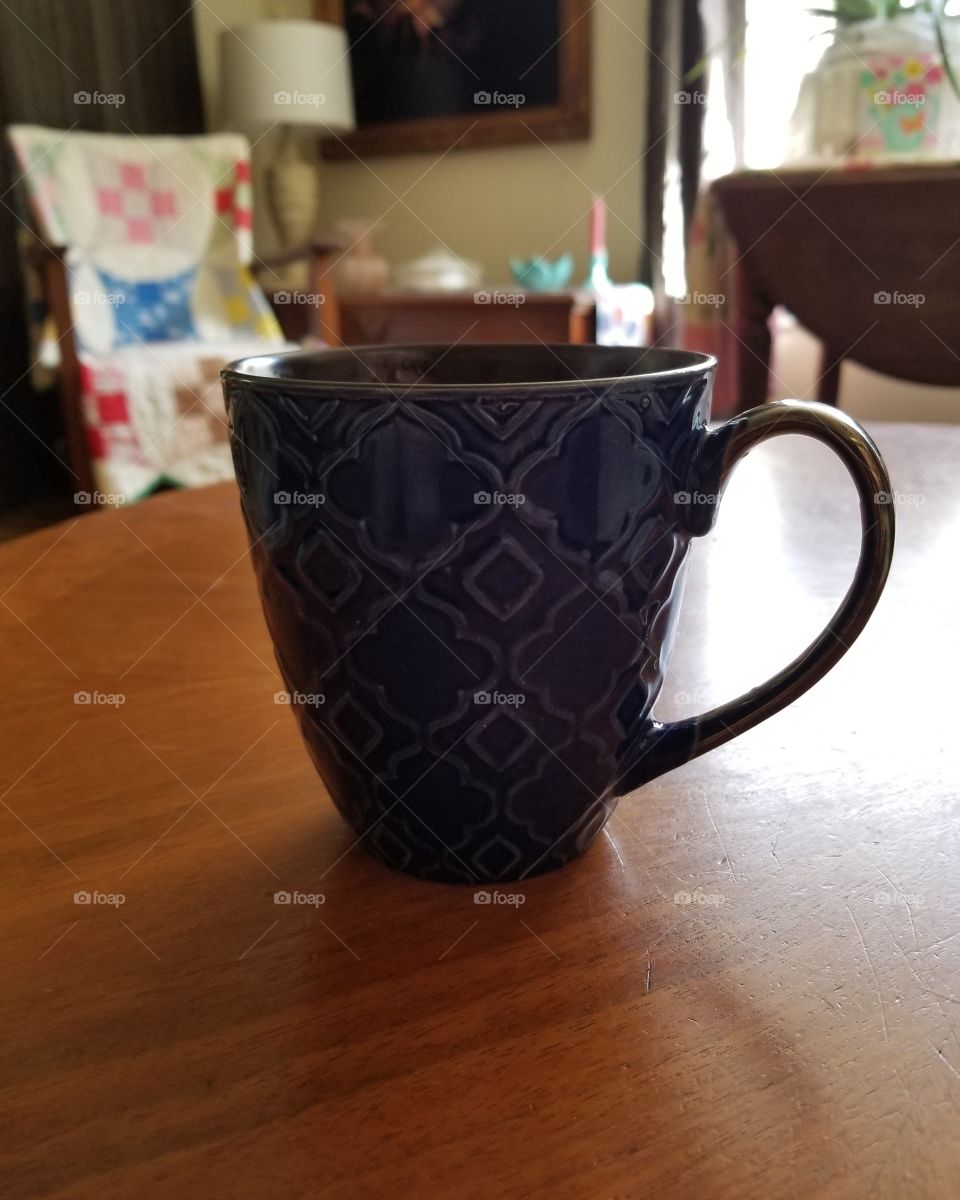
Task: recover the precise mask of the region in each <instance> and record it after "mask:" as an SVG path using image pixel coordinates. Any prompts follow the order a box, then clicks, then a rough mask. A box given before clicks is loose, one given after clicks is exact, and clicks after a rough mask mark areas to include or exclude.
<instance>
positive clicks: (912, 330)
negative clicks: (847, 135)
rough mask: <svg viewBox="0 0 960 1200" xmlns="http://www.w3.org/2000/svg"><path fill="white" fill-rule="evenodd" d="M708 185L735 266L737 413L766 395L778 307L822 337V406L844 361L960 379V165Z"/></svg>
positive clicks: (918, 377) (930, 379)
mask: <svg viewBox="0 0 960 1200" xmlns="http://www.w3.org/2000/svg"><path fill="white" fill-rule="evenodd" d="M712 186H713V188H714V190H715V192H716V194H717V196H718V197H719V201H720V204H721V207H722V210H723V215H724V218H725V221H726V224H727V227H728V228H729V231H730V233H731V235H732V236H733V238H734V240H735V242H736V246H737V255H736V256H735V257H736V258H738V260H739V261H738V263H737V268H736V269H737V288H736V294H737V311H736V312H735V313H734V315H733V325H734V332H735V334H736V336H737V337H738V338H739V339H740V343H741V345H740V347H739V350H740V353H739V355H738V357H739V360H740V363H739V374H740V391H739V403H740V407H741V409H746V408H750V407H752V406H753V405H755V404H761V403H763V401H764V400H766V398H767V395H768V390H769V375H770V330H769V324H768V322H769V318H770V315H771V313H772V311H773V309H774V307H775V306H776V305H780V304H782V305H784V306H785V307H786V308H788V309H789V310H790V311H791V312H792V313H793V314H794V316H796V318H797V319H798V320H799V321H800V323H801V324H802V325H804V326H805V327H806V328H807V329H809V330H810V332H811V333H813V334H815V335H816V337H818V338H819V339H820V340H821V341H822V342H823V345H824V361H823V374H822V377H821V379H820V383H819V398H820V399H821V400H823V401H825V402H826V403H831V404H835V403H836V401H837V392H838V388H839V381H840V367H841V364H842V362H843V361H844V359H847V358H849V359H851V360H853V361H855V362H858V363H861V364H862V365H863V366H866V367H870V368H872V369H873V370H875V371H879V372H881V373H883V374H886V375H892V376H895V377H897V378H899V379H906V380H910V381H912V382H915V383H926V384H940V385H944V386H956V385H957V384H960V288H958V286H957V275H958V271H960V218H958V214H960V165H946V166H942V165H938V166H911V167H883V168H863V169H857V170H850V169H832V170H826V171H825V170H819V169H817V170H802V171H800V170H787V169H778V170H776V171H751V172H745V173H741V174H736V175H728V176H726V177H725V178H723V179H719V180H717V181H716V182H715V183H714V184H713V185H712ZM721 290H723V289H722V287H721Z"/></svg>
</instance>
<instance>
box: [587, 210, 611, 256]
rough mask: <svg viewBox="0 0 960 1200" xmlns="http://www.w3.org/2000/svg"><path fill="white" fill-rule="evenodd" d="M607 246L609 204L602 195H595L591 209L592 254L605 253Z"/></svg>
mask: <svg viewBox="0 0 960 1200" xmlns="http://www.w3.org/2000/svg"><path fill="white" fill-rule="evenodd" d="M606 248H607V206H606V205H605V204H604V202H603V199H602V197H600V196H594V198H593V205H592V207H591V209H590V254H591V256H593V255H597V254H603V252H604V250H606Z"/></svg>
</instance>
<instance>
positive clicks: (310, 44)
mask: <svg viewBox="0 0 960 1200" xmlns="http://www.w3.org/2000/svg"><path fill="white" fill-rule="evenodd" d="M220 96H221V106H222V112H223V121H224V124H225V125H226V127H227V128H229V129H238V130H244V131H246V130H256V129H261V128H264V127H268V126H271V125H314V126H319V127H320V128H323V129H328V130H330V131H331V132H332V133H348V132H349V131H350V130H351V129H353V128H354V127H355V124H356V122H355V119H354V114H353V89H352V87H351V83H350V51H349V46H348V44H347V33H346V30H345V29H341V28H340V27H339V26H337V25H327V24H325V23H324V22H322V21H257V22H256V23H254V24H252V25H242V26H240V27H239V28H237V29H229V30H224V31H223V33H222V34H221V35H220Z"/></svg>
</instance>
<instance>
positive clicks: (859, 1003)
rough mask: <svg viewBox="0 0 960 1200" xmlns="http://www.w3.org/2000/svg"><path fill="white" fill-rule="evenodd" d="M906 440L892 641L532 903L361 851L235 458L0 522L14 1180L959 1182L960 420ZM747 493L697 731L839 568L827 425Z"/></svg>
mask: <svg viewBox="0 0 960 1200" xmlns="http://www.w3.org/2000/svg"><path fill="white" fill-rule="evenodd" d="M873 433H874V435H875V436H876V438H877V441H878V442H879V444H880V447H881V449H882V450H883V452H884V454H885V455H886V457H887V461H888V463H889V466H890V471H891V475H892V476H893V479H894V481H895V484H896V487H897V490H898V492H900V493H902V496H901V508H900V512H899V514H898V525H899V528H898V546H897V553H896V556H895V558H894V563H893V570H892V572H891V576H890V581H889V585H888V588H887V591H886V593H885V595H884V596H883V598H882V599H881V601H880V605H879V607H878V609H877V611H876V613H875V615H874V617H873V619H872V620H871V622H870V625H869V626H868V627H867V629H866V631H865V632H864V634H863V636H862V637H861V638H860V640H859V641H858V642H857V644H856V645H855V646H854V647H853V648H852V650H851V652H850V653H849V654H848V655H847V656H846V657H845V658H844V660H843V662H842V663H841V664H840V665H839V667H837V668H836V670H834V671H833V672H832V673H831V674H830V675H829V676H828V677H827V678H826V679H825V680H823V681H822V682H821V683H820V684H818V685H817V687H816V688H814V689H813V691H811V692H810V693H809V694H808V695H806V696H804V697H802V698H801V699H800V700H799V701H797V702H796V703H795V704H793V705H791V707H790V708H788V709H787V710H785V711H784V712H782V713H780V714H778V715H777V716H776V717H775V718H773V719H772V720H770V721H768V722H767V723H766V724H764V725H762V726H760V727H759V728H758V729H754V730H752V731H751V732H750V733H748V734H746V735H745V736H744V737H742V738H740V739H738V740H737V741H736V742H733V743H731V744H730V745H728V746H725V747H723V748H722V749H720V750H716V751H714V752H713V753H712V754H709V755H706V756H705V757H703V758H700V759H697V760H696V761H695V762H692V763H689V764H688V765H687V766H685V767H682V768H680V769H679V770H677V771H674V772H673V773H671V774H670V775H667V776H664V777H663V778H662V779H658V780H656V781H655V782H654V783H652V784H650V785H649V786H648V787H646V788H644V789H643V790H642V791H641V792H639V793H637V794H635V795H633V796H628V797H625V798H624V799H623V800H622V801H621V803H620V806H619V808H618V809H617V811H616V813H615V814H614V816H613V818H612V820H611V824H610V826H609V836H605V837H603V838H601V839H599V840H598V842H597V844H596V845H595V846H594V847H593V848H592V849H591V850H590V851H589V853H588V854H587V855H586V856H585V857H584V858H583V859H581V860H579V861H578V862H577V863H575V864H573V865H571V866H569V867H567V868H565V869H564V870H562V871H559V872H556V873H553V874H550V875H544V876H541V877H540V878H538V879H534V880H530V881H529V882H528V883H525V884H523V885H522V886H514V887H511V888H509V889H508V890H509V891H511V892H515V893H520V894H521V895H522V897H523V901H524V902H523V904H522V905H519V906H518V905H505V904H501V905H477V904H475V903H474V897H473V892H472V889H470V888H459V887H445V886H441V885H439V884H428V883H422V882H419V881H417V880H414V879H410V878H408V877H406V876H402V875H397V874H393V873H391V872H390V871H388V870H386V869H385V868H384V867H382V866H381V865H380V864H378V863H376V862H374V861H373V860H372V859H370V858H368V857H367V856H366V855H365V854H364V853H363V851H362V849H361V848H360V847H358V846H357V845H356V844H355V838H354V836H353V835H352V834H351V833H350V831H349V830H348V829H347V827H346V825H345V824H344V823H343V821H342V820H341V819H340V817H339V816H338V815H337V813H336V812H335V811H334V809H333V806H332V804H331V803H330V801H329V799H328V797H327V796H326V795H325V793H324V789H323V787H322V785H321V784H320V782H319V780H318V779H317V776H316V774H315V773H314V770H313V767H312V766H311V765H310V762H309V760H308V758H307V754H306V752H305V750H304V748H303V746H302V744H301V742H300V738H299V735H298V733H297V731H296V728H295V722H294V718H293V715H292V714H291V712H290V709H289V706H283V705H278V704H276V703H275V693H276V692H277V691H278V690H280V689H281V688H282V684H281V682H280V680H279V678H278V677H277V674H276V671H275V666H274V662H273V655H272V652H271V649H270V643H269V639H268V637H267V633H266V629H265V627H264V623H263V618H262V615H261V613H260V606H259V602H258V599H257V594H256V587H255V584H254V578H253V572H252V571H251V569H250V565H249V563H248V561H247V547H246V539H245V536H244V532H243V527H242V522H241V517H240V511H239V504H238V499H237V495H236V490H235V488H234V487H233V486H232V485H230V486H228V485H221V486H218V487H214V488H199V489H197V490H195V491H190V492H174V493H166V494H164V495H162V496H157V497H155V498H153V499H150V500H147V501H145V502H143V503H142V504H137V505H134V506H131V507H130V508H129V509H124V510H120V511H113V512H103V513H98V514H93V515H90V516H84V517H82V518H80V519H79V520H77V521H75V522H73V523H71V524H68V525H61V526H59V527H53V528H50V529H47V530H44V531H42V532H39V533H35V534H32V535H30V536H28V537H25V538H21V539H18V540H17V541H14V542H12V543H10V544H8V545H5V546H3V547H0V594H2V597H3V600H2V604H0V624H2V633H3V638H4V653H3V655H2V656H0V685H2V686H0V726H2V728H3V730H4V754H3V756H2V759H0V797H2V803H0V863H2V865H3V869H2V871H0V914H2V919H0V1020H2V1024H3V1030H4V1035H5V1036H4V1038H3V1039H2V1042H0V1126H2V1129H3V1137H2V1138H0V1178H2V1180H3V1186H2V1192H3V1196H4V1200H28V1198H29V1200H38V1198H39V1197H44V1198H46V1200H131V1197H134V1198H137V1200H169V1197H171V1196H174V1197H183V1198H184V1200H194V1198H200V1197H203V1198H209V1200H265V1198H272V1197H281V1198H283V1200H308V1198H313V1197H323V1198H324V1200H374V1198H379V1197H397V1198H398V1200H400V1198H403V1200H405V1198H407V1197H417V1198H418V1200H452V1198H456V1200H487V1198H489V1197H491V1196H504V1197H510V1198H511V1200H513V1198H514V1197H529V1200H584V1197H596V1198H597V1200H600V1198H601V1197H617V1198H624V1200H627V1198H633V1197H646V1196H650V1197H657V1198H658V1200H689V1198H690V1197H696V1198H697V1200H747V1198H750V1200H759V1198H760V1197H762V1198H763V1200H801V1198H802V1200H873V1198H874V1197H876V1198H878V1200H886V1198H887V1197H889V1198H891V1200H893V1198H896V1200H920V1198H921V1197H922V1198H923V1200H956V1195H957V1181H958V1179H960V1139H958V1138H957V1129H958V1121H960V1117H958V1113H960V1044H958V1040H957V1037H958V1033H957V1024H958V1015H960V1008H958V1004H960V936H958V933H957V931H958V929H960V817H958V807H957V780H958V779H960V740H958V739H957V737H956V736H955V731H954V728H953V726H954V714H955V709H956V695H955V684H954V681H955V679H956V620H957V618H956V587H955V578H954V561H953V559H954V553H953V546H954V541H955V536H954V531H955V530H956V528H957V525H958V522H960V495H958V490H957V484H956V480H957V476H958V473H960V428H958V427H949V428H948V427H943V426H940V427H936V428H929V429H923V428H920V427H909V426H904V427H896V426H878V427H875V428H874V430H873ZM911 496H912V497H914V502H911V501H910V497H911ZM920 500H923V502H922V503H921V502H920ZM725 505H726V508H725V511H724V513H723V514H722V515H721V517H720V524H719V527H718V530H717V534H716V536H715V537H713V538H710V539H708V541H707V542H706V543H704V544H701V545H699V546H698V547H697V553H696V554H695V555H694V560H693V563H692V565H691V570H690V575H689V579H688V583H687V589H686V596H685V599H684V605H683V612H682V614H681V618H680V628H679V633H678V638H677V646H676V651H675V655H674V659H673V662H672V664H671V668H670V674H669V675H668V679H667V683H666V686H665V690H664V694H663V695H662V696H661V698H660V701H658V707H657V711H658V715H662V716H665V717H668V718H669V717H674V716H678V715H680V714H681V713H683V714H689V713H694V712H696V711H702V710H704V709H706V708H709V707H710V706H711V705H713V704H716V703H719V702H720V701H722V700H724V699H726V698H727V697H729V696H732V695H734V694H736V693H737V692H739V691H742V690H744V689H745V688H747V687H749V686H751V684H753V683H757V682H759V680H761V679H762V678H764V677H765V676H766V675H767V674H769V673H770V671H771V670H773V669H776V667H778V666H780V665H782V663H784V662H786V661H787V659H788V658H789V657H790V656H791V655H793V654H795V653H796V652H797V651H799V650H800V649H801V647H802V646H803V645H804V644H805V643H806V641H807V640H808V639H809V637H811V636H812V635H813V634H814V633H816V632H817V631H818V630H819V629H820V627H821V626H822V624H823V622H824V619H825V617H826V616H827V615H828V614H829V612H830V610H831V608H832V606H833V605H834V604H835V603H836V601H837V600H838V599H839V598H840V596H841V595H842V594H843V592H844V590H845V588H846V587H847V585H848V583H849V579H850V573H851V570H852V563H853V559H854V557H855V552H856V547H857V545H858V544H859V528H858V523H857V518H856V513H855V505H854V504H853V502H852V498H851V495H850V487H849V483H848V481H847V479H846V476H845V475H844V474H843V471H842V468H841V467H840V465H839V464H838V463H836V462H834V461H833V460H832V459H831V458H829V457H828V456H826V455H824V454H822V453H821V452H820V449H819V447H817V446H815V445H813V444H811V443H808V442H807V440H806V439H803V438H796V439H793V438H789V439H788V438H784V439H778V441H777V442H776V443H775V444H773V445H771V446H770V447H769V448H764V449H763V450H762V451H760V452H758V453H756V454H754V455H751V456H750V458H749V459H748V460H747V462H746V463H745V464H744V465H743V466H742V467H741V468H740V469H739V471H738V473H737V476H736V477H735V478H734V480H733V482H732V483H731V485H730V488H729V491H728V495H727V499H726V501H725ZM828 534H829V536H828ZM758 562H759V563H761V564H762V570H760V571H757V570H756V567H757V564H758ZM751 564H752V569H753V571H754V576H753V582H752V583H751V589H752V591H751V596H752V603H751V604H750V605H749V606H745V605H744V604H743V579H744V572H745V571H747V572H749V571H750V570H751ZM358 569H359V570H361V571H362V570H365V568H364V567H362V566H359V567H358ZM400 599H401V600H402V597H401V598H400ZM572 636H576V631H574V632H573V634H572ZM951 664H952V665H951ZM424 686H429V681H428V680H425V681H424ZM79 692H85V693H87V694H88V696H89V695H92V694H93V693H94V692H97V693H99V697H100V699H99V700H98V701H96V702H93V701H91V702H88V703H75V700H74V698H75V694H77V693H79ZM111 696H112V697H113V698H114V701H113V702H110V700H109V697H111ZM119 696H122V697H123V702H122V703H119V702H118V697H119ZM104 697H106V698H107V699H105V700H104V699H103V698H104ZM558 753H559V754H560V756H561V758H562V756H563V751H562V749H560V750H558ZM456 801H457V797H456V795H455V794H454V795H451V803H456ZM280 891H283V892H287V893H291V894H292V893H294V892H297V893H300V894H301V895H303V896H311V897H318V896H322V897H323V902H322V903H320V902H319V901H316V902H315V903H313V902H311V903H300V904H293V903H291V904H277V903H275V901H274V894H275V893H276V892H280ZM76 893H85V894H86V896H87V902H86V903H82V902H81V903H78V902H76V899H75V894H76ZM95 894H96V895H95ZM121 896H122V897H123V902H122V903H118V898H119V897H121ZM111 897H112V898H113V899H112V900H111V899H110V898H111ZM82 898H83V897H81V899H82Z"/></svg>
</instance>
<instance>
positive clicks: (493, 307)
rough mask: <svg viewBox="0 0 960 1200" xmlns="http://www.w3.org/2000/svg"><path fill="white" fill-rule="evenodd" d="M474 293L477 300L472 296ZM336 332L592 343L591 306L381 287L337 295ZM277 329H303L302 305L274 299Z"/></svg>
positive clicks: (360, 340) (368, 340) (569, 295)
mask: <svg viewBox="0 0 960 1200" xmlns="http://www.w3.org/2000/svg"><path fill="white" fill-rule="evenodd" d="M478 297H479V298H478ZM337 307H338V309H339V321H340V337H341V339H342V341H343V342H344V344H345V345H347V346H362V345H371V344H383V343H401V342H408V343H409V342H449V343H454V342H460V341H466V342H546V343H547V344H552V345H560V344H566V343H575V344H579V343H584V342H592V341H594V340H595V337H596V305H595V304H594V300H593V297H592V296H590V295H589V294H587V293H585V292H578V291H573V290H571V291H565V292H522V291H520V290H519V289H517V288H516V287H513V288H510V287H508V286H503V287H499V288H498V287H490V288H483V289H480V290H478V291H476V292H474V291H469V292H386V293H382V294H379V295H370V294H363V295H361V294H354V295H351V294H349V293H342V294H339V295H338V296H337ZM275 308H276V309H277V314H278V316H279V317H280V319H281V323H282V325H283V330H284V333H285V334H286V336H287V337H289V338H291V339H293V340H299V339H301V338H303V337H305V336H306V335H307V333H308V332H309V331H310V329H311V326H312V323H313V322H314V320H315V316H314V311H313V309H312V307H311V306H310V305H309V304H296V303H293V304H291V303H287V304H284V305H283V306H282V311H281V309H280V308H278V307H277V306H276V305H275Z"/></svg>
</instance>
